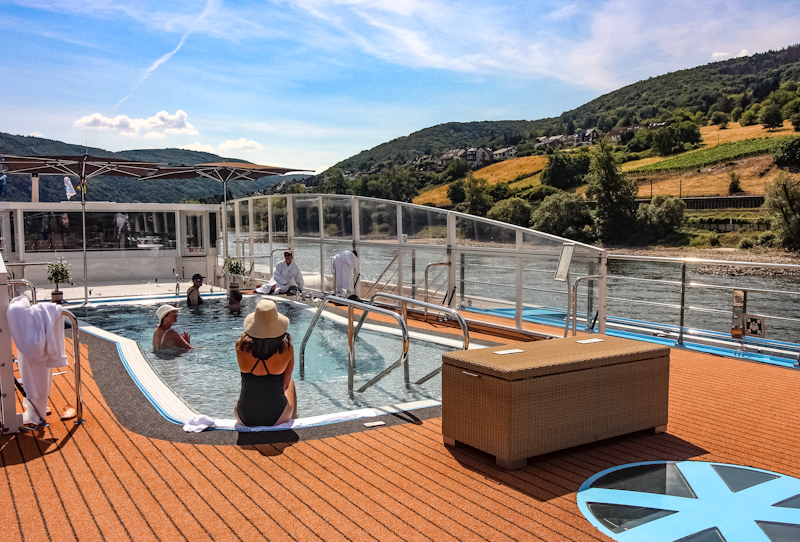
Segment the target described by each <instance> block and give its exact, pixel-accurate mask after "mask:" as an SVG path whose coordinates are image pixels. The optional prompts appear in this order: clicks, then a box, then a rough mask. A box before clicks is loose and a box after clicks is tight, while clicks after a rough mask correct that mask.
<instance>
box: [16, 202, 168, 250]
mask: <svg viewBox="0 0 800 542" xmlns="http://www.w3.org/2000/svg"><path fill="white" fill-rule="evenodd" d="M22 218H23V227H24V231H25V250H26V251H27V252H54V251H81V250H83V228H82V223H81V213H80V212H53V211H35V212H34V211H32V212H23V214H22ZM176 247H177V236H176V232H175V213H174V212H166V213H165V212H155V211H153V212H124V211H120V212H87V213H86V249H87V250H149V249H172V250H174V249H175V248H176Z"/></svg>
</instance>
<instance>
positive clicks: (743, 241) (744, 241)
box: [739, 237, 753, 250]
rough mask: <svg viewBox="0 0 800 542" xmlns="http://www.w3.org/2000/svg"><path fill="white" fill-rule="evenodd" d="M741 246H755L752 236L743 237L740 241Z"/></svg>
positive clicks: (747, 247) (746, 248)
mask: <svg viewBox="0 0 800 542" xmlns="http://www.w3.org/2000/svg"><path fill="white" fill-rule="evenodd" d="M739 248H742V249H745V250H749V249H751V248H753V240H752V239H751V238H750V237H742V239H741V240H740V241H739Z"/></svg>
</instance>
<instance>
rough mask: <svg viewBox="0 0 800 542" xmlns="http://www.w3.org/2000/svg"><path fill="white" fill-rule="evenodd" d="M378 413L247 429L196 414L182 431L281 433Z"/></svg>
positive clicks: (355, 412)
mask: <svg viewBox="0 0 800 542" xmlns="http://www.w3.org/2000/svg"><path fill="white" fill-rule="evenodd" d="M377 415H378V413H377V412H375V411H374V410H372V409H371V408H362V409H360V410H352V411H349V412H337V413H336V414H322V415H320V416H311V417H308V418H300V419H298V420H289V421H288V422H286V423H282V424H280V425H270V426H261V427H249V426H247V425H242V424H240V423H239V422H237V421H236V420H223V419H218V418H212V417H210V416H206V415H204V414H198V415H197V416H195V417H194V418H192V419H191V420H189V421H187V422H186V423H184V424H183V430H184V431H186V432H187V433H199V432H201V431H204V430H206V429H208V428H211V429H222V430H228V431H240V432H254V431H281V430H285V429H299V428H301V427H310V426H312V425H324V424H327V423H335V422H343V421H346V420H357V419H359V418H374V417H375V416H377Z"/></svg>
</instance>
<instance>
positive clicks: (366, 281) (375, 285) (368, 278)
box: [356, 246, 399, 299]
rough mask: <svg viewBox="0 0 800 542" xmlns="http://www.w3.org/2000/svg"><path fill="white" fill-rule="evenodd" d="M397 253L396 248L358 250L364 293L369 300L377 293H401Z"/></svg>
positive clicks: (363, 247) (362, 247)
mask: <svg viewBox="0 0 800 542" xmlns="http://www.w3.org/2000/svg"><path fill="white" fill-rule="evenodd" d="M397 252H398V251H397V249H396V248H394V247H386V248H384V247H380V246H378V247H366V246H361V247H359V248H358V259H359V267H360V272H361V277H360V281H361V285H362V293H363V295H364V296H365V297H366V298H367V299H369V296H371V295H372V294H374V293H375V292H388V293H395V294H396V293H399V288H398V280H399V275H398V267H399V263H398V258H397ZM356 291H357V290H356Z"/></svg>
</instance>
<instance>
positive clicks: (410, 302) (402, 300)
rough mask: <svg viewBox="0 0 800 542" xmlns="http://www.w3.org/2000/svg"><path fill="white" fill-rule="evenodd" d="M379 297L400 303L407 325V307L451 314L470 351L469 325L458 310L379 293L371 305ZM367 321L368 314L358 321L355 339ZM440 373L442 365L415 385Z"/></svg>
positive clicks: (401, 312) (371, 302) (354, 334)
mask: <svg viewBox="0 0 800 542" xmlns="http://www.w3.org/2000/svg"><path fill="white" fill-rule="evenodd" d="M377 297H385V298H386V299H393V300H395V301H399V302H400V314H401V315H402V317H403V321H404V322H406V325H408V311H407V310H406V306H407V305H415V306H417V307H425V308H426V309H433V310H436V311H439V312H444V313H446V314H449V315H451V316H453V317H454V318H455V320H456V321H458V325H459V326H461V332H462V333H463V334H464V350H467V349H469V328H468V327H467V323H466V322H465V321H464V318H463V317H462V316H461V314H460V313H459V312H458V311H457V310H455V309H451V308H449V307H440V306H439V305H434V304H433V303H426V302H424V301H417V300H416V299H414V298H411V297H403V296H400V295H395V294H387V293H384V292H378V293H376V294H375V295H373V296H372V297H371V298H370V300H369V304H370V305H375V299H376V298H377ZM366 319H367V313H366V312H365V313H364V314H362V315H361V318H360V319H359V320H358V326H356V330H355V332H354V333H353V336H354V337H356V336H358V332H359V330H361V326H362V325H363V324H364V320H366ZM440 372H442V367H441V365H440V366H439V367H438V368H437V369H434V370H433V371H432V372H430V373H428V374H427V375H425V376H423V377H422V378H420V379H419V380H417V381H416V382H414V384H424V383H425V382H427V381H428V380H430V379H431V378H433V377H434V376H436V375H437V374H438V373H440Z"/></svg>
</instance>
